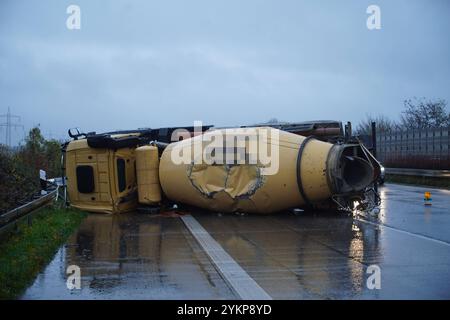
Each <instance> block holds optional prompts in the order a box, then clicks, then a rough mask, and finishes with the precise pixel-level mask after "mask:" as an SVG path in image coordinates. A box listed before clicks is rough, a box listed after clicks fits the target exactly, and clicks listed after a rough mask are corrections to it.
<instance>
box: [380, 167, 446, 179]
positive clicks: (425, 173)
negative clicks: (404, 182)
mask: <svg viewBox="0 0 450 320" xmlns="http://www.w3.org/2000/svg"><path fill="white" fill-rule="evenodd" d="M385 170H386V174H397V175H402V176H419V177H435V178H450V170H427V169H407V168H385Z"/></svg>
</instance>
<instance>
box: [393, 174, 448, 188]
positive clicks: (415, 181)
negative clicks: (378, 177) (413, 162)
mask: <svg viewBox="0 0 450 320" xmlns="http://www.w3.org/2000/svg"><path fill="white" fill-rule="evenodd" d="M385 180H386V182H394V183H402V184H411V185H421V186H430V187H437V188H444V189H450V179H448V178H435V177H419V176H403V175H396V174H388V175H386V179H385Z"/></svg>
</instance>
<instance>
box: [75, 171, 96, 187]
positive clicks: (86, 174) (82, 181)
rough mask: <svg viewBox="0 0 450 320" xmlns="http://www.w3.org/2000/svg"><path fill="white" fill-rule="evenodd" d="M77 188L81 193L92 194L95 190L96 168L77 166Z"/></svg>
mask: <svg viewBox="0 0 450 320" xmlns="http://www.w3.org/2000/svg"><path fill="white" fill-rule="evenodd" d="M76 171H77V172H76V173H77V187H78V192H79V193H92V192H94V190H95V184H94V168H93V167H92V166H77V169H76Z"/></svg>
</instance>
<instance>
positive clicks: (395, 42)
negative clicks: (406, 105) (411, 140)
mask: <svg viewBox="0 0 450 320" xmlns="http://www.w3.org/2000/svg"><path fill="white" fill-rule="evenodd" d="M70 4H77V5H78V6H79V7H80V8H81V29H80V30H69V29H67V27H66V19H67V17H68V16H69V15H68V14H67V13H66V8H67V7H68V6H69V5H70ZM370 4H376V5H378V6H379V7H380V8H381V30H368V29H367V27H366V20H367V17H368V16H369V15H368V14H367V13H366V9H367V7H368V6H369V5H370ZM449 37H450V1H446V0H442V1H439V0H433V1H425V0H422V1H413V0H407V1H406V0H405V1H400V0H398V1H393V0H390V1H376V0H372V1H364V0H355V1H334V0H330V1H298V0H295V1H264V0H253V1H248V0H237V1H234V0H233V1H231V0H220V1H219V0H205V1H197V0H188V1H186V0H184V1H170V0H169V1H162V0H160V1H129V2H128V1H92V0H89V1H79V0H71V1H61V0H55V1H42V0H41V1H17V0H14V1H13V0H11V1H8V0H6V1H5V0H0V113H1V114H4V113H6V111H7V107H8V106H10V107H11V111H12V112H13V113H14V114H17V115H20V116H21V117H22V119H21V123H22V124H23V125H24V126H25V129H26V130H28V129H29V128H30V127H31V126H33V125H36V124H40V125H41V129H42V131H43V132H44V133H45V134H46V136H47V137H49V136H50V135H51V136H52V137H54V138H55V137H56V138H60V137H64V135H65V132H66V130H67V128H69V127H80V128H81V129H82V130H84V131H97V132H101V131H105V130H114V129H132V128H138V127H161V126H176V125H192V124H193V121H194V120H202V121H203V122H204V123H205V124H214V125H216V126H228V125H241V124H251V123H256V122H262V121H267V120H269V119H270V118H277V119H279V120H285V121H304V120H314V119H333V120H342V121H347V120H349V121H352V122H358V120H360V119H361V118H364V117H365V115H366V114H372V115H376V114H379V113H381V114H385V115H387V116H389V117H392V118H397V117H398V115H399V114H400V111H401V109H402V108H403V100H404V99H406V98H410V97H414V96H418V97H422V96H425V97H428V98H443V99H446V100H447V101H450V44H449ZM2 120H4V118H3V119H1V120H0V121H2ZM13 134H16V138H15V142H17V141H18V140H20V138H22V137H23V132H22V130H20V129H18V130H17V131H14V130H13ZM4 137H5V129H4V128H2V131H0V139H1V141H2V142H4Z"/></svg>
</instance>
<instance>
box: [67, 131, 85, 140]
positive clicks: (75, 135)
mask: <svg viewBox="0 0 450 320" xmlns="http://www.w3.org/2000/svg"><path fill="white" fill-rule="evenodd" d="M68 133H69V137H71V138H73V139H75V140H77V139H78V137H80V136H82V135H83V134H82V133H80V130H79V129H78V128H70V129H69V130H68Z"/></svg>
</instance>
